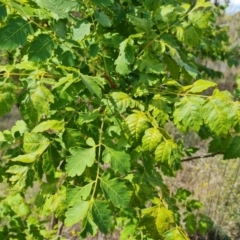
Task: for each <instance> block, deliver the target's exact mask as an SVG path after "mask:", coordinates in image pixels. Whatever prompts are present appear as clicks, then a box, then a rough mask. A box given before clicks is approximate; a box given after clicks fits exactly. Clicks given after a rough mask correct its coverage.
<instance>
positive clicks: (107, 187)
mask: <svg viewBox="0 0 240 240" xmlns="http://www.w3.org/2000/svg"><path fill="white" fill-rule="evenodd" d="M100 184H101V187H102V189H103V191H104V193H105V194H106V196H107V197H108V198H109V199H110V200H111V202H112V203H113V205H115V206H116V207H119V208H120V207H123V208H126V207H128V204H129V202H130V198H131V192H130V191H129V190H128V188H127V187H126V185H125V184H124V183H123V182H121V181H120V180H118V179H116V178H115V179H111V180H109V179H108V177H102V178H101V182H100Z"/></svg>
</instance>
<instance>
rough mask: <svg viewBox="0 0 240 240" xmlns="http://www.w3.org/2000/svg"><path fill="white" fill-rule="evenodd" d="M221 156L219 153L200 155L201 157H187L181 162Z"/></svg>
mask: <svg viewBox="0 0 240 240" xmlns="http://www.w3.org/2000/svg"><path fill="white" fill-rule="evenodd" d="M219 154H222V153H220V152H216V153H210V154H207V155H202V156H193V157H189V158H184V159H183V160H182V161H181V162H189V161H192V160H195V159H200V158H208V157H214V156H216V155H219Z"/></svg>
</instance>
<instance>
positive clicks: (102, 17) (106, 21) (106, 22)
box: [94, 11, 112, 27]
mask: <svg viewBox="0 0 240 240" xmlns="http://www.w3.org/2000/svg"><path fill="white" fill-rule="evenodd" d="M94 16H95V18H96V20H97V21H98V22H99V23H100V24H101V25H103V26H104V27H111V25H112V22H111V20H110V18H109V17H108V16H107V15H106V14H105V13H104V12H100V11H95V12H94Z"/></svg>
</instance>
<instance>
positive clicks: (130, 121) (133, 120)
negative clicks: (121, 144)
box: [124, 111, 149, 142]
mask: <svg viewBox="0 0 240 240" xmlns="http://www.w3.org/2000/svg"><path fill="white" fill-rule="evenodd" d="M124 128H125V134H126V136H127V138H128V139H129V140H130V142H137V141H139V140H140V139H141V137H142V135H143V134H144V132H145V130H146V129H148V128H149V120H148V118H147V117H146V115H145V114H144V113H142V112H137V111H136V112H135V113H133V114H130V115H129V116H128V117H126V119H125V126H124Z"/></svg>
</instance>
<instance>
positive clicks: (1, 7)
mask: <svg viewBox="0 0 240 240" xmlns="http://www.w3.org/2000/svg"><path fill="white" fill-rule="evenodd" d="M6 16H7V9H6V6H5V4H4V3H2V2H0V21H3V20H4V18H5V17H6Z"/></svg>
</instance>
